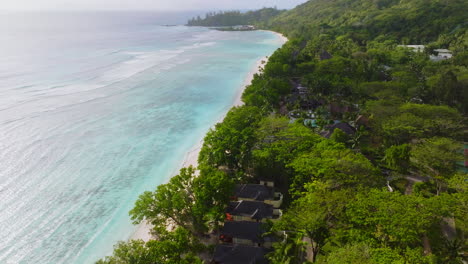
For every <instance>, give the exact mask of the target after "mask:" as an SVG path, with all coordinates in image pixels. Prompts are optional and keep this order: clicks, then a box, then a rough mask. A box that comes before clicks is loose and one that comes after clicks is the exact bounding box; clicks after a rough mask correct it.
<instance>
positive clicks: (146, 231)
mask: <svg viewBox="0 0 468 264" xmlns="http://www.w3.org/2000/svg"><path fill="white" fill-rule="evenodd" d="M269 32H272V33H274V34H276V35H277V36H278V37H279V38H280V40H281V41H282V42H283V44H284V43H286V42H287V41H288V39H287V38H286V37H285V36H283V35H282V34H280V33H277V32H273V31H269ZM267 62H268V56H266V57H263V58H261V59H259V60H258V61H257V62H256V63H255V66H254V67H253V68H252V69H251V71H250V72H249V74H248V75H247V77H246V78H245V80H244V83H243V84H242V86H241V89H239V91H238V92H237V95H236V97H235V100H234V101H233V104H232V107H234V106H241V105H243V104H244V102H243V101H242V94H243V92H244V90H245V88H246V87H247V86H248V85H250V83H251V82H252V80H253V78H254V76H255V74H257V73H260V71H261V69H263V67H264V65H265V64H266V63H267ZM226 114H227V113H224V115H223V116H222V118H220V120H218V121H217V122H216V123H215V124H217V123H219V122H221V121H222V120H223V119H224V117H225V116H226ZM215 124H213V127H214V125H215ZM202 146H203V139H200V141H199V142H198V143H197V144H195V145H194V146H193V147H192V148H191V149H190V150H189V151H188V152H187V153H186V155H185V157H184V159H183V162H182V163H181V165H180V167H179V168H177V170H176V172H178V171H179V170H180V169H181V168H184V167H189V166H193V167H197V166H198V154H199V153H200V150H201V148H202ZM150 230H151V225H150V224H148V223H147V222H142V223H141V224H140V225H138V226H137V228H136V230H135V232H134V233H133V234H132V235H131V236H130V237H129V239H141V240H143V241H148V240H150V239H152V236H151V234H150Z"/></svg>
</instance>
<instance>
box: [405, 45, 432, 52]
mask: <svg viewBox="0 0 468 264" xmlns="http://www.w3.org/2000/svg"><path fill="white" fill-rule="evenodd" d="M398 47H400V48H409V49H412V50H413V51H414V52H423V51H424V49H425V48H426V47H425V46H424V45H398Z"/></svg>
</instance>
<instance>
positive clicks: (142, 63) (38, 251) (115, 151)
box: [0, 13, 282, 263]
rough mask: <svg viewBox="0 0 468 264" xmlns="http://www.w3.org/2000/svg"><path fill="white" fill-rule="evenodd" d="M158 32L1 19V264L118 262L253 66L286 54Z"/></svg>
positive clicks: (248, 42) (75, 21)
mask: <svg viewBox="0 0 468 264" xmlns="http://www.w3.org/2000/svg"><path fill="white" fill-rule="evenodd" d="M161 19H162V18H161V17H159V18H158V15H156V14H151V13H118V14H112V13H106V14H101V13H92V14H67V15H64V14H59V13H57V14H52V15H50V14H49V15H48V16H47V17H44V16H43V15H40V14H35V15H30V14H29V15H25V14H22V15H19V14H9V15H8V16H6V18H5V16H2V18H1V19H0V20H5V21H6V20H7V21H8V23H1V24H2V26H0V36H1V37H0V38H1V39H0V56H1V58H2V62H1V63H0V237H1V238H2V239H1V240H0V263H92V262H94V261H96V260H97V259H98V258H100V257H103V256H104V255H106V254H109V253H111V251H112V245H113V244H114V243H115V242H116V241H118V240H126V239H128V238H129V236H130V235H131V234H132V232H133V231H134V229H135V227H134V226H133V225H132V224H131V222H130V219H129V216H128V211H129V210H130V209H131V208H132V206H133V204H134V202H135V200H136V199H137V197H138V195H139V194H141V193H142V192H143V191H145V190H153V189H154V188H155V187H156V186H157V185H158V184H161V183H163V182H165V181H167V179H168V178H169V177H170V176H172V175H174V174H175V173H177V170H178V168H179V167H180V165H181V162H182V160H183V158H184V156H185V153H187V151H189V150H190V149H191V148H192V147H193V146H194V145H195V144H197V143H198V142H199V141H200V140H201V139H202V138H203V136H204V134H205V133H206V131H207V130H208V129H209V128H210V127H211V126H212V125H213V124H214V123H215V122H216V121H217V120H219V119H220V118H221V117H222V116H223V115H224V114H225V113H226V112H227V111H228V109H229V108H230V106H231V105H232V103H233V101H234V100H235V97H236V95H237V94H238V91H239V89H240V87H241V86H242V84H243V82H244V79H245V78H246V76H247V74H248V72H249V71H251V69H252V67H254V66H255V64H256V62H257V61H258V60H259V59H260V58H262V57H264V56H267V55H270V54H272V53H273V51H274V50H275V49H277V48H278V47H280V46H281V44H282V42H281V40H280V39H279V38H278V37H277V36H276V35H275V34H273V33H270V32H263V31H256V32H220V31H213V30H208V29H205V28H189V27H184V26H177V27H163V26H159V25H158V24H159V23H161ZM5 21H3V22H5ZM161 24H163V23H161Z"/></svg>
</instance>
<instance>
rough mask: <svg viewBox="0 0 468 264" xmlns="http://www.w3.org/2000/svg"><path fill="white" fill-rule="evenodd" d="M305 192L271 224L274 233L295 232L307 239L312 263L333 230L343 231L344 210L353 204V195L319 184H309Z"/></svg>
mask: <svg viewBox="0 0 468 264" xmlns="http://www.w3.org/2000/svg"><path fill="white" fill-rule="evenodd" d="M307 190H308V191H307V192H305V193H304V196H303V197H301V198H299V199H297V200H296V201H295V202H294V203H293V204H292V205H291V207H290V208H289V209H288V210H287V211H286V213H285V214H284V215H283V217H282V218H281V219H280V220H279V221H278V222H276V223H275V224H274V229H275V230H287V231H290V232H296V233H299V234H304V236H306V237H308V238H310V239H311V241H312V244H311V245H307V246H308V247H310V248H311V250H312V252H313V258H314V259H315V258H317V256H318V254H319V253H320V252H321V249H322V247H323V246H324V245H325V244H326V242H327V240H328V238H329V237H330V236H332V234H333V232H334V230H339V229H340V227H342V223H343V222H342V220H343V217H344V216H345V209H346V206H347V204H348V203H349V201H350V200H352V197H353V191H351V190H348V189H345V190H338V191H329V186H328V185H326V184H321V183H315V184H310V185H309V186H308V187H307ZM280 253H281V252H276V254H280Z"/></svg>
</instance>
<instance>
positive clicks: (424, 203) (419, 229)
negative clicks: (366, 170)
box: [346, 189, 451, 249]
mask: <svg viewBox="0 0 468 264" xmlns="http://www.w3.org/2000/svg"><path fill="white" fill-rule="evenodd" d="M435 205H437V206H435ZM442 205H444V206H442ZM436 208H438V209H436ZM450 209H451V207H450V206H448V205H446V204H445V203H444V202H443V200H434V199H425V198H423V197H418V196H409V195H402V194H400V193H399V192H388V191H381V190H376V189H373V190H371V191H369V192H366V193H359V194H358V195H356V198H355V200H353V201H351V202H350V204H349V206H348V208H347V210H346V215H347V217H348V218H347V219H348V221H349V223H350V224H351V226H352V227H353V228H351V229H350V231H349V235H348V237H349V239H351V240H354V241H357V242H361V241H365V242H369V243H375V244H376V245H379V246H384V247H391V248H400V249H405V248H406V247H414V246H415V245H418V244H419V243H420V242H421V237H422V236H423V234H426V233H427V232H429V230H430V228H431V227H432V226H433V225H434V224H439V223H440V222H441V220H442V217H445V216H449V215H450Z"/></svg>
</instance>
